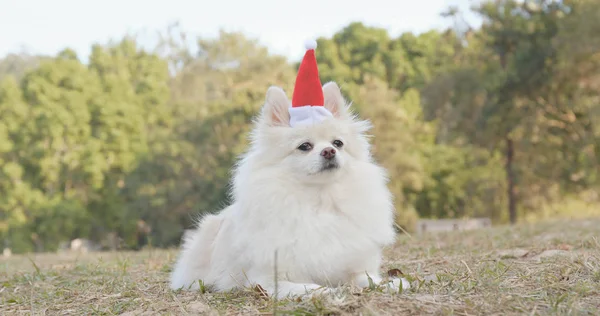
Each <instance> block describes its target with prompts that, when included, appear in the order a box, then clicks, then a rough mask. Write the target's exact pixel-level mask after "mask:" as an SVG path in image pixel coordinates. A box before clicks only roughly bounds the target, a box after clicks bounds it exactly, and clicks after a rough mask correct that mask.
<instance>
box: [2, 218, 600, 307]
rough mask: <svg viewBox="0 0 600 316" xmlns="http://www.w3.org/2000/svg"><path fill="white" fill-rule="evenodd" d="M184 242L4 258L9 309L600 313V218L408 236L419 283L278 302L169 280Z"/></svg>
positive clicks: (402, 255) (392, 256)
mask: <svg viewBox="0 0 600 316" xmlns="http://www.w3.org/2000/svg"><path fill="white" fill-rule="evenodd" d="M176 254H177V252H176V251H175V250H148V251H143V252H139V253H94V254H86V255H80V256H77V255H75V254H39V255H35V256H34V255H31V256H13V257H11V258H8V259H1V261H0V282H1V285H2V287H1V289H0V315H16V314H18V315H21V314H27V315H29V314H34V315H39V314H52V315H56V314H59V315H82V314H83V315H96V314H102V315H112V314H126V315H157V314H160V315H165V314H167V315H169V314H171V315H187V314H191V315H199V314H203V315H204V314H214V315H219V314H221V315H222V314H228V315H231V314H243V315H257V314H263V315H268V314H272V313H273V311H274V310H275V311H276V312H277V313H278V314H292V315H323V314H328V315H345V314H354V315H358V314H362V315H411V314H413V315H416V314H419V315H420V314H457V315H467V314H468V315H482V314H486V315H494V314H496V315H500V314H501V315H511V314H519V315H521V314H527V315H549V314H560V315H564V314H576V315H588V314H589V315H596V314H597V313H598V310H599V309H600V219H595V220H580V221H571V222H565V221H557V222H548V223H543V224H536V225H521V226H517V227H512V228H511V227H497V228H494V229H491V230H480V231H471V232H454V233H444V234H438V235H430V236H426V237H416V236H413V237H412V239H411V238H410V237H408V236H403V237H401V238H399V240H398V243H397V244H396V245H395V246H394V247H393V248H392V249H388V250H387V251H386V264H385V267H383V269H391V268H399V269H401V270H402V271H403V272H404V273H405V274H406V275H407V277H408V278H409V279H410V280H411V283H412V288H411V289H410V290H408V291H406V292H404V293H401V294H384V293H382V292H381V291H379V290H377V289H362V290H361V289H349V288H345V289H340V293H339V294H340V297H337V298H333V297H323V298H317V299H312V300H304V301H289V300H287V301H279V302H273V301H271V300H269V299H267V298H263V297H261V296H260V295H258V293H256V292H252V291H237V292H234V293H226V294H211V293H201V292H200V291H198V292H178V291H171V290H170V289H169V288H168V282H167V280H168V273H169V270H170V267H171V264H172V262H173V260H174V259H175V255H176Z"/></svg>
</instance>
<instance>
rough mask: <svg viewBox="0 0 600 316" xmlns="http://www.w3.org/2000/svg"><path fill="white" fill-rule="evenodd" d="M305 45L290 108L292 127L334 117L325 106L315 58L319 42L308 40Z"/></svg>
mask: <svg viewBox="0 0 600 316" xmlns="http://www.w3.org/2000/svg"><path fill="white" fill-rule="evenodd" d="M305 47H306V53H305V54H304V58H303V59H302V63H301V64H300V68H299V69H298V75H297V77H296V85H295V86H294V95H293V96H292V107H291V108H290V109H289V111H290V126H292V127H295V126H302V125H311V124H315V123H319V122H321V121H323V120H325V119H327V118H330V117H333V115H332V114H331V112H329V111H328V110H327V109H326V108H325V107H324V106H323V104H324V100H323V88H322V87H321V80H320V79H319V69H318V67H317V59H316V58H315V48H317V42H316V41H314V40H308V41H306V43H305Z"/></svg>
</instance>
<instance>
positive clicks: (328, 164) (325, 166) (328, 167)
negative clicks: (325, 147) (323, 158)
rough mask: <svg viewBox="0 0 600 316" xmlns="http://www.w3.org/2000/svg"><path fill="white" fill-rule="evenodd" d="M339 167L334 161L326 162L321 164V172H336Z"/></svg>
mask: <svg viewBox="0 0 600 316" xmlns="http://www.w3.org/2000/svg"><path fill="white" fill-rule="evenodd" d="M339 167H340V165H339V164H338V163H337V162H336V161H327V162H325V163H323V166H322V167H321V170H320V171H321V172H326V171H333V170H336V169H338V168H339Z"/></svg>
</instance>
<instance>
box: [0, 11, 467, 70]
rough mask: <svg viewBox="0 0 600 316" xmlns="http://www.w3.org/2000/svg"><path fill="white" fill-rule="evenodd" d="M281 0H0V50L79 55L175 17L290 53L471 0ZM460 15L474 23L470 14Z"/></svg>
mask: <svg viewBox="0 0 600 316" xmlns="http://www.w3.org/2000/svg"><path fill="white" fill-rule="evenodd" d="M288 1H289V2H286V1H283V0H279V1H277V0H238V1H232V0H216V1H206V0H169V1H157V0H102V1H98V0H96V1H90V0H0V57H3V56H5V55H6V54H8V53H17V52H21V51H25V52H29V53H32V54H50V55H53V54H56V53H57V52H59V51H60V50H62V49H64V48H66V47H69V48H72V49H74V50H75V51H76V52H77V53H78V56H79V57H80V58H81V59H83V60H86V59H87V55H88V54H89V53H90V48H91V45H92V44H94V43H100V44H106V43H108V42H109V41H110V40H119V39H120V38H122V37H123V36H124V35H126V34H134V33H137V34H142V37H141V38H142V39H143V38H151V36H152V34H155V32H157V31H164V30H166V28H167V26H168V25H169V24H171V23H174V22H179V24H180V26H181V28H182V29H183V30H185V31H186V32H187V33H189V34H190V35H196V36H202V37H206V38H212V37H215V36H216V35H217V34H218V32H219V30H225V31H239V32H243V33H245V34H246V35H247V36H248V37H250V38H254V39H257V40H258V41H259V42H260V43H261V44H264V45H265V46H267V47H268V48H269V50H270V51H271V52H272V53H276V54H282V55H284V56H287V57H288V58H289V59H291V60H298V59H299V58H301V56H302V55H303V54H304V41H305V40H306V39H311V38H317V37H319V36H327V37H328V36H331V35H333V34H334V33H335V32H337V31H339V30H341V29H342V28H343V27H344V26H346V25H348V24H349V23H350V22H354V21H361V22H363V23H365V24H366V25H369V26H377V27H383V28H386V29H387V30H388V31H389V32H390V34H391V35H392V36H396V35H398V34H400V33H403V32H415V33H420V32H424V31H427V30H430V29H433V28H438V29H439V28H443V27H447V26H449V25H451V23H452V21H451V20H449V19H445V18H442V17H441V16H440V13H441V12H442V11H444V10H445V9H447V8H448V7H449V6H450V5H455V6H458V7H459V8H460V9H461V10H462V11H463V12H467V11H468V10H469V8H470V6H471V5H472V4H474V3H476V2H474V1H477V0H420V1H419V0H360V1H359V0H303V1H291V0H288ZM353 1H354V2H353ZM466 18H467V20H468V21H469V23H472V24H473V25H477V24H478V23H479V21H478V20H477V18H476V17H474V16H473V15H466ZM149 43H150V41H149V40H148V45H149Z"/></svg>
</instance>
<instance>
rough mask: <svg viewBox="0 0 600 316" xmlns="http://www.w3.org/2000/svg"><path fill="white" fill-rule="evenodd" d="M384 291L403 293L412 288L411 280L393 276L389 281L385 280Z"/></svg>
mask: <svg viewBox="0 0 600 316" xmlns="http://www.w3.org/2000/svg"><path fill="white" fill-rule="evenodd" d="M382 286H383V287H384V291H386V292H388V293H402V292H404V291H406V290H408V289H410V282H408V280H407V279H405V278H393V279H391V280H389V281H387V282H383V284H382Z"/></svg>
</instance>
